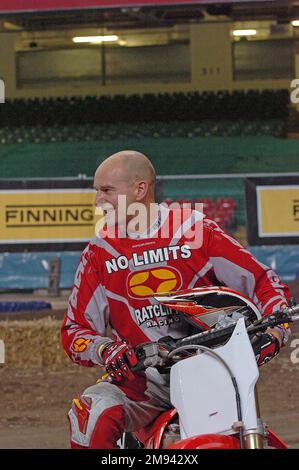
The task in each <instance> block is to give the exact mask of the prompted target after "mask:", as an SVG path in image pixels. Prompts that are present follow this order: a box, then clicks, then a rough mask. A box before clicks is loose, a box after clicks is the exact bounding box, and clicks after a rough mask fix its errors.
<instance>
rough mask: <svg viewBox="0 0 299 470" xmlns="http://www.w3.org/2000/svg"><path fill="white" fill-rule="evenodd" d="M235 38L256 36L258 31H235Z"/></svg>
mask: <svg viewBox="0 0 299 470" xmlns="http://www.w3.org/2000/svg"><path fill="white" fill-rule="evenodd" d="M233 35H234V36H239V37H240V36H255V35H256V29H235V30H234V31H233Z"/></svg>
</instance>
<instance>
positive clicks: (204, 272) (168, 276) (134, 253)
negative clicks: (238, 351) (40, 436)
mask: <svg viewBox="0 0 299 470" xmlns="http://www.w3.org/2000/svg"><path fill="white" fill-rule="evenodd" d="M192 234H193V236H194V234H196V235H197V240H196V243H193V242H192V236H191V235H192ZM190 240H191V241H190ZM216 285H218V286H219V285H224V286H227V287H230V288H232V289H235V290H237V291H240V292H242V293H243V294H245V295H246V296H247V297H249V298H250V299H252V300H253V302H254V303H255V304H256V305H257V307H258V309H259V310H260V312H261V314H262V315H267V314H271V313H273V311H275V310H278V309H281V308H282V307H283V306H284V305H286V304H287V299H288V298H289V290H288V287H287V286H285V285H284V284H283V283H282V282H281V280H280V278H279V276H278V275H277V274H276V273H275V272H274V271H273V270H272V269H270V268H269V267H267V266H265V265H263V264H262V263H260V262H259V261H258V260H256V259H255V258H254V256H253V255H252V254H251V253H250V252H249V251H247V250H246V249H245V248H244V247H243V246H242V245H241V244H240V243H239V242H238V241H236V240H235V239H234V238H233V237H231V236H230V235H229V234H228V233H227V232H225V231H224V230H222V229H221V228H220V227H219V226H218V225H217V224H216V223H215V222H214V221H212V220H208V219H206V218H205V217H204V216H203V214H202V213H200V212H198V211H192V212H191V213H190V212H189V213H187V215H186V214H185V212H184V210H183V209H175V210H170V209H168V208H166V207H165V206H163V205H161V206H160V218H159V223H155V224H154V226H152V228H151V229H150V230H149V231H148V233H146V234H145V235H143V236H142V237H139V238H136V237H130V236H126V237H125V238H124V237H119V236H116V237H112V236H109V234H108V235H107V234H106V235H105V236H101V233H100V234H99V235H98V236H96V237H95V238H93V239H92V240H91V241H90V243H89V244H88V245H87V247H86V248H85V250H84V251H83V253H82V255H81V259H80V262H79V266H78V269H77V272H76V275H75V282H74V286H73V288H72V291H71V294H70V297H69V302H68V310H67V313H66V315H65V319H64V322H63V326H62V330H61V334H62V344H63V348H64V349H65V351H66V353H67V354H68V355H69V357H70V358H71V359H72V361H74V362H76V363H79V364H81V365H84V366H93V365H95V364H101V359H100V358H99V356H98V353H97V351H98V348H99V346H100V345H101V344H103V343H104V342H107V340H108V338H107V336H106V327H107V326H108V324H109V325H110V326H111V328H112V333H113V336H114V338H115V339H119V340H122V341H126V342H127V343H128V344H130V345H131V346H133V347H135V346H136V345H138V344H140V343H144V342H148V341H157V340H158V339H160V338H162V337H163V336H166V335H169V336H172V337H173V338H179V337H183V336H186V333H187V329H186V328H187V327H188V325H187V324H186V322H184V321H183V320H182V319H181V317H180V315H179V314H178V313H177V312H175V311H173V310H171V309H169V308H167V307H165V306H162V305H160V304H159V303H158V301H157V300H155V299H154V297H153V294H154V293H158V294H161V293H165V292H170V291H179V290H183V289H190V288H193V287H203V286H216Z"/></svg>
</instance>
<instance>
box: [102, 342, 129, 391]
mask: <svg viewBox="0 0 299 470" xmlns="http://www.w3.org/2000/svg"><path fill="white" fill-rule="evenodd" d="M101 356H102V358H103V361H104V364H105V367H106V371H107V372H108V374H109V377H110V380H115V381H116V382H120V381H121V380H122V379H128V380H133V379H134V374H133V372H132V371H131V370H130V368H131V367H134V366H136V365H137V362H138V360H137V357H136V355H135V352H134V349H132V348H131V347H129V346H128V345H127V344H126V343H123V342H122V341H113V342H111V343H108V344H107V345H106V346H104V348H103V350H102V351H101Z"/></svg>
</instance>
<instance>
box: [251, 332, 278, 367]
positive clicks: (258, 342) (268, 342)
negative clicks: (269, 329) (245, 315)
mask: <svg viewBox="0 0 299 470" xmlns="http://www.w3.org/2000/svg"><path fill="white" fill-rule="evenodd" d="M252 347H253V351H254V354H255V357H256V362H257V365H258V366H259V367H260V366H262V365H263V364H266V362H269V361H270V360H271V359H272V358H273V357H275V356H276V355H277V354H278V353H279V350H280V346H279V341H278V339H277V338H276V337H275V336H274V335H272V334H271V333H264V334H262V335H260V336H258V337H257V338H256V339H255V340H254V341H253V343H252Z"/></svg>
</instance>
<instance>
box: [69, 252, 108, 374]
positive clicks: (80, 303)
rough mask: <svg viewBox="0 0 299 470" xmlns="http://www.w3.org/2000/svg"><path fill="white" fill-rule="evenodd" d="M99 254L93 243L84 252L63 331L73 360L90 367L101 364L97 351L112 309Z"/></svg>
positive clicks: (106, 339)
mask: <svg viewBox="0 0 299 470" xmlns="http://www.w3.org/2000/svg"><path fill="white" fill-rule="evenodd" d="M98 258H99V252H98V249H97V247H96V246H95V245H93V244H92V243H89V245H88V246H87V247H86V249H85V250H84V251H83V253H82V255H81V258H80V262H79V265H78V268H77V271H76V275H75V281H74V285H73V288H72V291H71V294H70V297H69V300H68V309H67V312H66V314H65V318H64V321H63V325H62V328H61V341H62V346H63V348H64V350H65V352H66V353H67V355H68V356H69V357H70V359H71V360H72V361H73V362H75V363H78V364H81V365H83V366H86V367H92V366H94V365H96V364H101V360H100V358H99V356H98V353H97V350H98V348H99V346H100V345H101V344H104V343H106V342H108V341H111V339H110V338H108V337H107V336H105V333H106V326H107V324H108V322H109V306H108V302H107V298H106V295H105V289H104V287H103V285H102V284H101V280H100V273H99V267H98V266H99V263H98Z"/></svg>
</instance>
